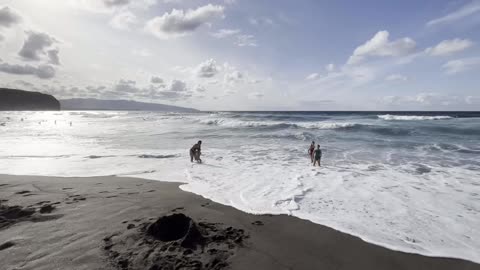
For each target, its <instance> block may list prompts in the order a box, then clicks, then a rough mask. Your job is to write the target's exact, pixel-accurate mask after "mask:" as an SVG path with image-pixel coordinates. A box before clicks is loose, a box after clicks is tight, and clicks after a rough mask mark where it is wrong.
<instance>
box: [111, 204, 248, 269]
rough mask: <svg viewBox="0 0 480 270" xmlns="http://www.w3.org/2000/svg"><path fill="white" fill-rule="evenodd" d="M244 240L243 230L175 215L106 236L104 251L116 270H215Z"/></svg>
mask: <svg viewBox="0 0 480 270" xmlns="http://www.w3.org/2000/svg"><path fill="white" fill-rule="evenodd" d="M145 220H147V218H146V219H145ZM245 238H247V236H246V235H245V232H244V231H243V230H239V229H235V228H233V227H227V228H225V226H223V225H221V224H214V223H207V222H199V223H196V222H195V221H194V220H192V219H191V218H190V217H188V216H186V215H184V214H181V213H178V214H173V215H168V216H163V217H160V218H159V219H157V220H156V221H155V222H153V223H149V222H145V223H143V224H142V225H140V226H137V229H136V230H133V228H130V230H126V231H124V232H121V233H115V234H113V235H111V236H107V237H105V238H104V250H105V251H106V252H107V254H108V257H109V259H110V261H111V263H112V264H113V265H114V267H116V268H117V269H132V270H137V269H154V270H155V269H208V270H217V269H224V268H226V267H227V266H228V265H229V258H230V257H231V256H232V255H234V254H235V252H236V250H237V249H238V248H239V247H242V246H243V242H244V239H245Z"/></svg>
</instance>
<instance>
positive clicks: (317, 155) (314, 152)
mask: <svg viewBox="0 0 480 270" xmlns="http://www.w3.org/2000/svg"><path fill="white" fill-rule="evenodd" d="M308 154H309V155H310V161H311V162H312V164H313V166H314V167H315V164H317V163H318V167H320V161H321V160H322V149H320V144H317V149H315V142H314V141H312V144H310V147H309V148H308Z"/></svg>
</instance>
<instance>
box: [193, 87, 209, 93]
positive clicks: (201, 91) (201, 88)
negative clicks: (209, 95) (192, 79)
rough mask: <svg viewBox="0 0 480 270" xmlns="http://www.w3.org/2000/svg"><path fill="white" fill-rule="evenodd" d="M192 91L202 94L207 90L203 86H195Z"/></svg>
mask: <svg viewBox="0 0 480 270" xmlns="http://www.w3.org/2000/svg"><path fill="white" fill-rule="evenodd" d="M194 90H195V92H198V93H204V92H206V91H207V89H206V88H205V87H204V86H203V85H196V86H195V89H194Z"/></svg>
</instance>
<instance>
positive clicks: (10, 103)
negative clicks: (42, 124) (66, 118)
mask: <svg viewBox="0 0 480 270" xmlns="http://www.w3.org/2000/svg"><path fill="white" fill-rule="evenodd" d="M58 110H60V102H59V101H58V100H57V99H56V98H54V97H53V96H51V95H47V94H42V93H39V92H29V91H23V90H17V89H7V88H0V111H58Z"/></svg>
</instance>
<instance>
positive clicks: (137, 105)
mask: <svg viewBox="0 0 480 270" xmlns="http://www.w3.org/2000/svg"><path fill="white" fill-rule="evenodd" d="M60 104H61V108H62V110H111V111H162V112H198V110H195V109H191V108H184V107H178V106H171V105H164V104H158V103H146V102H137V101H131V100H101V99H93V98H73V99H62V100H60Z"/></svg>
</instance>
